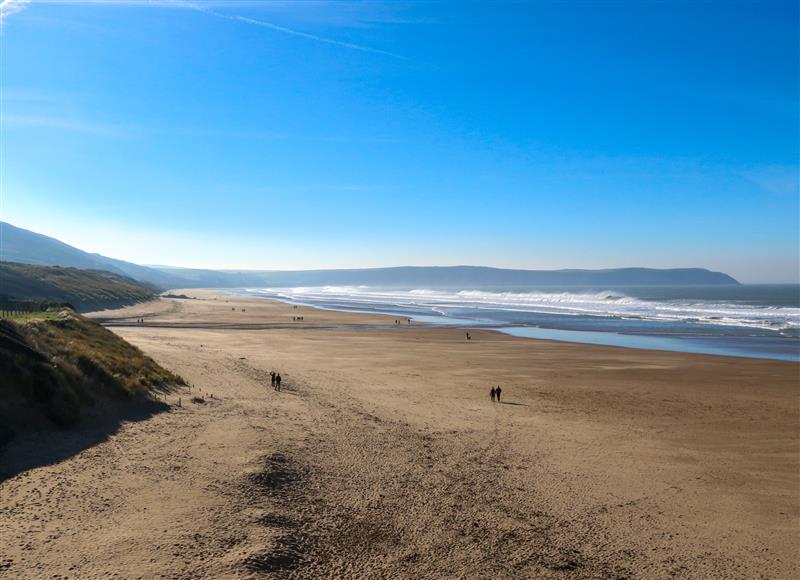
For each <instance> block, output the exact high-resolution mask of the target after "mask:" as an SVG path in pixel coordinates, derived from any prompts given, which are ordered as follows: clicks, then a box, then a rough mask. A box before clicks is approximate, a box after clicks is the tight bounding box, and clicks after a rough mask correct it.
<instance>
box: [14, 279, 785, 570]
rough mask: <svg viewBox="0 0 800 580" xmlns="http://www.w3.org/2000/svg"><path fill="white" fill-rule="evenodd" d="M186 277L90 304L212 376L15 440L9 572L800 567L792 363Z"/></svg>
mask: <svg viewBox="0 0 800 580" xmlns="http://www.w3.org/2000/svg"><path fill="white" fill-rule="evenodd" d="M176 293H185V294H187V295H189V296H193V297H196V298H195V299H188V300H187V299H161V300H158V301H155V302H149V303H144V304H140V305H138V306H135V307H131V308H127V309H123V310H118V311H104V312H100V313H95V314H94V315H93V316H94V317H95V318H96V319H98V320H102V321H103V322H104V323H106V324H108V325H109V327H110V328H111V329H112V330H113V331H114V332H117V333H118V334H119V335H121V336H122V337H124V338H125V339H127V340H128V341H130V342H131V343H133V344H135V345H136V346H138V347H140V348H141V349H142V350H143V351H144V352H145V353H146V354H148V355H150V356H152V357H153V358H154V359H156V360H157V361H158V362H159V363H161V364H162V365H164V366H165V367H166V368H168V369H169V370H172V371H174V372H177V373H179V374H180V375H181V376H183V377H184V378H185V379H186V380H187V381H189V382H190V383H191V385H192V386H191V388H190V389H187V390H184V391H181V392H172V393H168V394H167V395H166V398H167V402H168V403H170V405H171V407H170V410H169V411H167V412H162V413H158V414H155V415H153V416H152V417H149V418H143V419H142V420H131V421H128V422H125V423H123V424H122V425H121V426H120V427H119V428H118V429H114V430H113V431H111V432H103V431H102V430H101V429H100V428H99V427H98V428H97V429H96V430H95V431H94V432H90V433H88V434H87V432H86V430H83V431H76V432H66V433H43V434H38V435H31V436H29V437H25V438H22V439H21V440H19V441H16V442H14V443H12V444H11V445H10V446H9V448H8V450H7V452H6V454H5V456H3V457H2V459H0V461H2V463H3V465H0V467H2V470H5V471H8V472H9V473H10V477H7V478H6V479H4V480H2V479H0V577H8V578H42V577H47V578H51V577H68V578H109V577H114V576H117V577H122V578H160V577H164V578H198V577H203V578H244V577H257V576H260V575H273V576H276V577H304V578H308V577H353V578H390V577H396V578H462V577H463V578H488V577H496V578H521V577H575V578H590V577H591V578H598V577H603V578H620V577H635V578H672V577H683V578H761V577H765V578H793V577H795V578H796V577H798V576H799V575H800V563H799V562H798V553H800V552H799V551H800V398H799V397H798V395H800V365H798V364H797V363H791V362H780V361H764V360H756V359H743V358H729V357H714V356H700V355H688V354H682V353H672V352H657V351H642V350H628V349H620V348H611V347H600V346H590V345H578V344H569V343H559V342H549V341H539V340H527V339H520V338H514V337H510V336H506V335H502V334H499V333H494V332H485V331H474V332H472V333H471V334H472V340H469V341H467V340H465V338H464V333H463V331H461V330H452V329H436V328H428V327H424V326H415V325H410V326H409V325H405V324H401V325H395V324H394V319H393V318H390V317H384V316H378V315H361V314H355V313H338V312H326V311H321V310H314V309H311V308H293V307H292V306H290V305H286V304H282V303H278V302H272V301H267V300H259V299H252V298H236V297H232V296H227V295H224V294H221V293H219V292H214V291H199V290H180V291H176ZM295 316H303V317H304V320H303V321H302V322H296V321H293V320H292V318H293V317H295ZM142 317H143V318H144V320H145V323H144V324H138V323H136V319H137V318H142ZM271 370H277V371H279V372H280V373H281V374H282V376H283V379H284V385H283V390H282V391H281V392H276V391H275V390H273V389H272V388H271V387H270V381H269V372H270V371H271ZM494 384H499V385H501V386H502V388H503V401H502V403H500V404H497V403H492V402H491V401H490V400H489V388H490V387H491V386H492V385H494ZM192 397H201V398H202V401H203V402H193V401H192ZM179 400H180V406H179V405H178V403H179ZM200 400H201V399H198V401H200ZM89 431H91V429H90V430H89ZM53 446H56V447H58V446H61V447H63V448H64V453H62V454H61V457H60V460H58V461H52V460H51V459H48V454H46V453H43V452H42V451H41V450H42V449H43V448H50V447H53ZM23 466H24V467H23Z"/></svg>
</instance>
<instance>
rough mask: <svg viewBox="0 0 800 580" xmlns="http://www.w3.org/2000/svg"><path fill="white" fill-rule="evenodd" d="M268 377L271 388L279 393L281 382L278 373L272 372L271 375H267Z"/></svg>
mask: <svg viewBox="0 0 800 580" xmlns="http://www.w3.org/2000/svg"><path fill="white" fill-rule="evenodd" d="M269 376H270V380H271V381H272V388H273V389H275V390H276V391H280V390H281V381H282V379H281V375H280V373H276V372H275V371H272V372H271V373H269Z"/></svg>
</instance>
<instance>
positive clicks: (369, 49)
mask: <svg viewBox="0 0 800 580" xmlns="http://www.w3.org/2000/svg"><path fill="white" fill-rule="evenodd" d="M169 5H172V6H184V7H186V8H191V9H192V10H198V11H200V12H205V13H206V14H210V15H212V16H216V17H217V18H223V19H225V20H233V21H235V22H244V23H245V24H251V25H253V26H261V27H262V28H269V29H271V30H275V31H277V32H283V33H284V34H291V35H292V36H299V37H300V38H307V39H309V40H314V41H316V42H324V43H325V44H333V45H335V46H341V47H343V48H349V49H352V50H360V51H361V52H369V53H372V54H380V55H383V56H388V57H390V58H396V59H399V60H410V59H409V58H408V57H405V56H402V55H399V54H395V53H393V52H389V51H387V50H381V49H379V48H372V47H370V46H363V45H361V44H354V43H352V42H343V41H341V40H334V39H333V38H326V37H324V36H317V35H316V34H309V33H308V32H301V31H300V30H294V29H292V28H286V27H285V26H279V25H277V24H273V23H272V22H266V21H264V20H256V19H255V18H248V17H247V16H239V15H233V16H229V15H227V14H222V13H220V12H215V11H214V10H211V9H209V8H206V7H205V6H203V5H201V4H196V3H193V2H183V1H181V0H174V1H173V2H169Z"/></svg>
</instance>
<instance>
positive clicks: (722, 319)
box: [248, 286, 800, 332]
mask: <svg viewBox="0 0 800 580" xmlns="http://www.w3.org/2000/svg"><path fill="white" fill-rule="evenodd" d="M248 292H250V293H253V294H258V295H262V296H266V297H272V298H278V299H283V300H287V301H291V302H303V303H307V304H310V305H323V306H325V305H327V306H328V307H331V308H333V309H338V308H344V309H368V310H378V309H383V310H389V311H399V312H405V311H407V310H409V309H411V310H413V311H414V312H420V311H423V312H425V311H427V312H429V313H430V314H431V315H445V316H447V315H450V314H452V313H454V312H456V313H458V315H460V316H468V315H469V314H468V312H469V311H475V314H478V313H480V317H481V318H486V319H489V320H491V319H492V318H493V317H492V315H491V312H492V311H503V312H518V313H525V312H527V313H538V314H548V315H567V316H597V317H613V318H621V319H642V320H652V321H665V322H666V321H669V322H685V323H694V324H713V325H723V326H738V327H750V328H762V329H772V330H776V331H784V330H791V331H792V332H796V331H797V330H798V329H800V308H796V307H790V306H769V305H757V304H753V303H751V302H747V301H736V300H727V301H720V300H698V299H674V300H645V299H641V298H636V297H633V296H629V295H626V294H624V293H622V292H617V291H613V290H607V291H600V292H569V291H562V292H556V291H552V292H549V291H526V292H515V291H507V292H497V291H486V290H471V289H464V290H442V289H426V288H417V289H413V290H396V289H391V290H383V289H378V288H371V287H367V286H320V287H297V288H262V289H249V290H248ZM465 312H466V313H467V314H465Z"/></svg>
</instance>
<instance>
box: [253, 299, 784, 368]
mask: <svg viewBox="0 0 800 580" xmlns="http://www.w3.org/2000/svg"><path fill="white" fill-rule="evenodd" d="M238 292H239V293H242V294H246V295H251V296H261V297H265V298H273V299H278V300H281V301H285V302H289V303H292V304H305V305H309V306H314V307H317V308H324V309H328V310H342V311H354V312H368V313H384V314H389V315H392V316H399V317H402V318H412V319H414V320H415V321H419V322H427V323H432V324H446V325H459V326H462V325H463V326H469V327H487V328H493V329H496V330H500V331H502V332H507V333H509V334H513V335H515V336H522V337H528V338H549V339H553V340H564V341H568V342H581V343H590V344H605V345H609V346H623V347H628V348H649V349H656V350H672V351H679V352H693V353H705V354H716V355H730V356H746V357H755V358H768V359H779V360H800V285H789V284H784V285H743V286H667V287H645V286H638V287H609V288H589V287H569V288H564V287H524V288H519V287H514V288H510V287H504V288H498V287H482V288H468V289H465V288H435V289H429V288H375V287H366V286H320V287H294V288H251V289H242V290H240V291H238Z"/></svg>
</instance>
